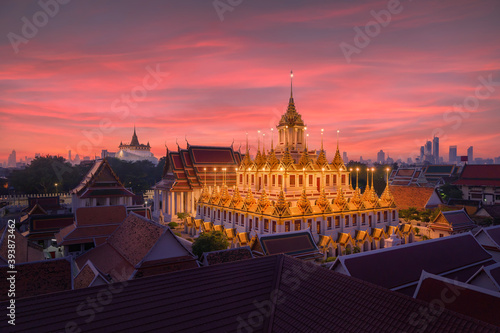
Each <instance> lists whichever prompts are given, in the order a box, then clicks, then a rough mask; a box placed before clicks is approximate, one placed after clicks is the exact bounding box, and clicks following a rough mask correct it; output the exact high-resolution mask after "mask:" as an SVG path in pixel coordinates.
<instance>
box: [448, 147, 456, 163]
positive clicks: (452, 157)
mask: <svg viewBox="0 0 500 333" xmlns="http://www.w3.org/2000/svg"><path fill="white" fill-rule="evenodd" d="M448 161H449V163H451V164H454V163H456V162H457V146H450V153H449V160H448Z"/></svg>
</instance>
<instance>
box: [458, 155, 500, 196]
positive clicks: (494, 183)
mask: <svg viewBox="0 0 500 333" xmlns="http://www.w3.org/2000/svg"><path fill="white" fill-rule="evenodd" d="M453 184H455V185H458V186H459V187H460V189H461V190H462V193H463V196H462V198H463V199H465V200H475V201H481V202H482V203H483V205H494V204H500V165H497V164H490V165H471V164H467V165H465V166H464V168H463V171H462V173H461V174H460V178H459V179H458V180H457V181H456V182H454V183H453Z"/></svg>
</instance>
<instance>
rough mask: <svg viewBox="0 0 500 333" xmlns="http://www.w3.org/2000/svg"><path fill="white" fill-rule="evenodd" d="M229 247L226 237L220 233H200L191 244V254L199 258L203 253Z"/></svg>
mask: <svg viewBox="0 0 500 333" xmlns="http://www.w3.org/2000/svg"><path fill="white" fill-rule="evenodd" d="M228 247H229V242H228V241H227V239H226V236H224V234H223V233H222V232H220V231H210V232H204V233H202V234H201V235H200V236H199V237H198V238H196V240H195V241H194V243H193V247H192V250H193V254H194V255H197V256H198V258H200V257H201V255H202V254H203V252H211V251H217V250H225V249H227V248H228Z"/></svg>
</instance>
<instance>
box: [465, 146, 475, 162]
mask: <svg viewBox="0 0 500 333" xmlns="http://www.w3.org/2000/svg"><path fill="white" fill-rule="evenodd" d="M473 149H474V147H472V146H470V147H469V148H467V161H468V162H469V163H472V162H474V152H473Z"/></svg>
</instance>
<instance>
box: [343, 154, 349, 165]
mask: <svg viewBox="0 0 500 333" xmlns="http://www.w3.org/2000/svg"><path fill="white" fill-rule="evenodd" d="M342 159H343V160H344V163H345V164H347V163H349V158H348V157H347V152H343V153H342Z"/></svg>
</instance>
